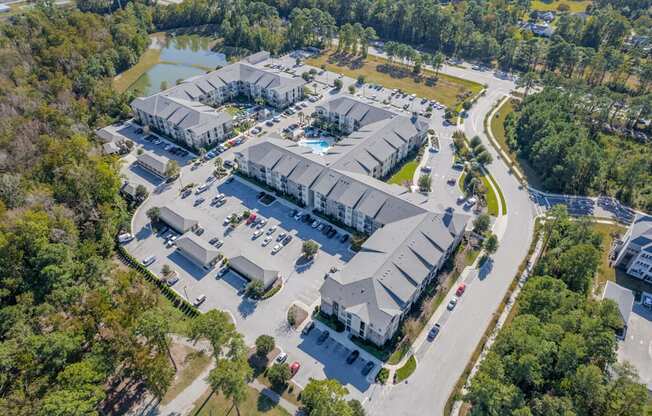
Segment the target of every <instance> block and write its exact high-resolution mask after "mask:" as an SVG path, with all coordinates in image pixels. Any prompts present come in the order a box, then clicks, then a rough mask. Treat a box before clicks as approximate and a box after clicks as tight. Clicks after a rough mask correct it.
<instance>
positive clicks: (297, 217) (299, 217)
mask: <svg viewBox="0 0 652 416" xmlns="http://www.w3.org/2000/svg"><path fill="white" fill-rule="evenodd" d="M301 217H303V212H301V211H299V212H297V213H296V214H295V215H294V219H295V220H297V221H299V220H300V219H301Z"/></svg>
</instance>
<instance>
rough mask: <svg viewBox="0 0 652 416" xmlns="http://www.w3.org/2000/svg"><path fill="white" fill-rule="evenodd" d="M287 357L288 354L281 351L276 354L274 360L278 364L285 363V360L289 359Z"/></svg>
mask: <svg viewBox="0 0 652 416" xmlns="http://www.w3.org/2000/svg"><path fill="white" fill-rule="evenodd" d="M287 359H288V355H287V354H286V353H284V352H281V353H280V354H279V355H277V356H276V358H275V359H274V362H276V364H283V363H284V362H286V361H287Z"/></svg>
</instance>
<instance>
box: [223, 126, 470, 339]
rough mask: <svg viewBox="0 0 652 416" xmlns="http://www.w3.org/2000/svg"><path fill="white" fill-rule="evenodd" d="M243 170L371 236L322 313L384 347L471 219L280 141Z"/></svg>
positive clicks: (334, 284)
mask: <svg viewBox="0 0 652 416" xmlns="http://www.w3.org/2000/svg"><path fill="white" fill-rule="evenodd" d="M235 159H236V162H237V164H238V169H239V170H240V171H241V172H242V173H243V174H245V175H246V176H250V177H253V178H255V179H256V180H258V181H261V182H264V183H265V184H267V185H268V186H270V187H272V188H274V189H277V190H278V191H280V192H282V193H285V194H286V195H288V196H290V197H291V198H292V199H295V200H296V201H297V202H299V203H300V204H301V205H303V206H304V207H306V208H307V209H309V210H310V211H314V212H320V213H322V214H325V215H327V216H329V217H331V218H333V219H334V220H336V221H338V222H340V223H342V224H344V225H346V226H348V227H351V228H354V229H356V230H358V231H359V232H361V233H363V234H367V235H370V237H369V239H368V240H367V241H366V242H365V243H364V245H363V246H362V250H361V251H360V252H358V254H356V255H355V256H354V257H353V259H352V260H351V261H350V262H349V263H348V264H347V265H346V266H345V267H344V269H343V270H342V271H340V272H337V273H335V274H332V275H330V276H329V277H327V278H326V280H325V282H324V284H323V286H322V288H321V289H320V292H321V297H322V304H321V305H322V306H321V308H322V311H323V312H324V313H326V314H330V315H334V316H336V317H337V318H338V319H339V320H340V321H342V322H343V323H344V324H345V327H346V330H347V331H349V332H351V333H352V334H353V335H355V336H358V337H361V338H363V339H366V340H368V341H370V342H373V343H375V344H377V345H382V344H384V343H385V342H387V340H389V339H391V338H392V337H393V335H394V334H395V332H396V330H397V329H398V326H399V324H400V322H401V321H402V319H403V318H404V317H405V315H406V313H407V312H408V311H409V310H410V307H411V306H412V304H413V303H414V301H415V300H416V299H418V298H419V296H420V294H421V293H422V291H423V289H424V288H425V287H426V286H427V285H428V284H429V283H430V282H432V279H433V278H434V277H435V276H436V275H437V273H438V272H439V270H441V267H442V265H443V264H444V262H445V261H446V259H447V258H448V257H449V255H450V254H451V253H452V251H453V250H454V249H455V247H456V246H457V245H458V244H459V242H460V240H461V239H462V236H463V235H464V233H465V230H466V225H467V223H468V221H469V217H468V216H467V215H464V214H456V213H453V212H452V210H450V209H449V210H446V211H445V212H443V213H435V212H431V211H429V210H427V209H425V208H423V207H422V206H420V204H419V203H418V201H414V200H413V198H414V194H411V193H409V192H407V191H406V190H405V189H404V188H401V187H398V186H393V185H387V184H385V183H383V182H380V181H378V180H377V179H375V178H373V177H372V176H370V175H368V174H364V173H360V172H358V171H351V170H345V169H339V168H338V166H339V161H337V160H336V161H335V162H334V163H332V160H333V159H332V158H331V156H329V155H318V154H314V153H310V152H306V151H305V147H302V146H300V145H298V144H296V143H294V142H292V141H289V140H280V139H276V138H273V137H269V138H267V139H266V140H265V141H263V142H261V143H259V144H256V145H254V146H251V147H249V148H246V149H243V150H242V151H240V152H237V153H236V154H235Z"/></svg>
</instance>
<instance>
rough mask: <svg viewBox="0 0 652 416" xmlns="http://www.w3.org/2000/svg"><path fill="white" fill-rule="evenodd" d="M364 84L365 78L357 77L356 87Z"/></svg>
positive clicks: (362, 76)
mask: <svg viewBox="0 0 652 416" xmlns="http://www.w3.org/2000/svg"><path fill="white" fill-rule="evenodd" d="M364 82H365V76H364V75H362V74H360V75H358V85H362V84H364Z"/></svg>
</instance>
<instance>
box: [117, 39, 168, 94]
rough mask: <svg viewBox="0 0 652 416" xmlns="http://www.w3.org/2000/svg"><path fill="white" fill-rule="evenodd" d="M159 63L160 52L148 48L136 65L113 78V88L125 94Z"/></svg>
mask: <svg viewBox="0 0 652 416" xmlns="http://www.w3.org/2000/svg"><path fill="white" fill-rule="evenodd" d="M160 61H161V50H160V49H155V48H149V49H147V50H146V51H145V53H143V54H142V56H141V57H140V59H139V60H138V63H137V64H136V65H134V66H132V67H131V68H129V69H127V70H126V71H124V72H122V73H120V74H118V75H116V77H115V78H113V88H114V89H115V90H116V91H118V92H125V91H127V89H128V88H129V87H130V86H131V85H132V84H133V83H134V82H136V80H137V79H138V78H140V76H141V75H143V74H144V73H145V72H147V70H148V69H150V68H151V67H153V66H154V65H156V64H158V63H159V62H160Z"/></svg>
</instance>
